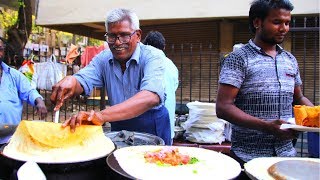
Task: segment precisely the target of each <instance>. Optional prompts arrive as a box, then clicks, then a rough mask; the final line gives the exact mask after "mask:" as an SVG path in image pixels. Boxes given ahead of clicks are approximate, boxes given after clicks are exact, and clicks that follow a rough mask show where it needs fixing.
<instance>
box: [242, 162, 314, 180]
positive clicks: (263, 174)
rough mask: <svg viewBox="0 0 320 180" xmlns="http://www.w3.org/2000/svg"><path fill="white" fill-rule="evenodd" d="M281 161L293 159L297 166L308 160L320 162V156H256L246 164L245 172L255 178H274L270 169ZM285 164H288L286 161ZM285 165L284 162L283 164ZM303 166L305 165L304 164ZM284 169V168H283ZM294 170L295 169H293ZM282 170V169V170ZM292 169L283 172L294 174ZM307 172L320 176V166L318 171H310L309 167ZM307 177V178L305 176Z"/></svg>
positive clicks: (255, 179)
mask: <svg viewBox="0 0 320 180" xmlns="http://www.w3.org/2000/svg"><path fill="white" fill-rule="evenodd" d="M281 161H287V162H288V161H291V162H293V164H294V165H295V166H300V165H301V164H305V163H306V162H309V161H312V162H316V163H320V159H318V158H301V157H261V158H255V159H252V160H250V161H248V162H247V163H245V164H244V170H245V173H246V174H247V175H248V176H249V177H250V179H253V180H260V179H274V178H273V177H272V176H271V175H270V174H269V172H268V169H269V168H270V167H271V166H272V165H275V164H277V163H278V162H281ZM281 164H282V163H281ZM284 164H287V163H286V162H285V163H284ZM281 166H283V164H282V165H281ZM290 166H291V165H290ZM302 166H303V165H302ZM281 169H282V168H281ZM291 170H292V171H294V169H291ZM280 171H282V170H280ZM292 171H286V172H283V171H282V173H290V174H291V175H290V176H292V173H293V172H292ZM305 173H312V174H314V173H315V176H318V177H319V173H320V167H318V171H316V172H309V170H308V169H305ZM303 179H305V178H303Z"/></svg>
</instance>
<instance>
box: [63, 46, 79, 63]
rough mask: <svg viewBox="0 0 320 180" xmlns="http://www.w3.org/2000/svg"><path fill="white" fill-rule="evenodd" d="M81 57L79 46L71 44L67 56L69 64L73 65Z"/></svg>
mask: <svg viewBox="0 0 320 180" xmlns="http://www.w3.org/2000/svg"><path fill="white" fill-rule="evenodd" d="M79 55H80V53H79V51H78V46H75V45H73V44H71V47H70V50H69V52H68V54H67V56H66V60H67V62H68V63H69V64H72V62H73V61H74V60H75V59H76V58H77V57H78V56H79Z"/></svg>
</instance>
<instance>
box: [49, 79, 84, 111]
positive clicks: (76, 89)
mask: <svg viewBox="0 0 320 180" xmlns="http://www.w3.org/2000/svg"><path fill="white" fill-rule="evenodd" d="M82 92H83V88H82V87H81V85H80V83H79V82H78V81H77V79H76V78H75V77H73V76H67V77H65V78H63V79H62V80H61V81H59V82H58V83H57V84H55V85H54V86H53V87H52V94H51V97H50V100H51V102H52V103H53V104H55V105H56V106H55V107H54V111H57V110H59V109H60V107H61V106H62V105H63V103H64V102H65V100H67V99H69V98H71V97H73V96H74V95H79V94H81V93H82Z"/></svg>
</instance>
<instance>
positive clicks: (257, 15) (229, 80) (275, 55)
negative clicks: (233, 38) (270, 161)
mask: <svg viewBox="0 0 320 180" xmlns="http://www.w3.org/2000/svg"><path fill="white" fill-rule="evenodd" d="M292 10H293V5H292V4H291V3H290V2H289V1H288V0H277V1H276V0H255V1H254V2H253V3H252V4H251V7H250V12H249V23H250V30H251V31H252V32H253V33H254V37H253V39H251V40H249V43H247V44H246V45H244V46H243V47H241V48H240V49H238V50H236V51H234V52H232V53H230V54H229V55H228V56H227V57H226V58H225V60H224V62H223V66H222V69H221V73H220V79H219V88H218V96H217V107H216V108H217V110H216V111H217V115H218V117H219V118H222V119H225V120H228V121H229V122H230V123H232V124H233V126H232V137H231V143H232V145H231V154H232V155H233V157H234V158H235V159H237V160H238V161H239V162H240V163H241V164H242V165H243V163H244V162H247V161H249V160H251V159H253V158H257V157H271V156H286V157H287V156H295V155H296V151H295V149H294V147H293V145H292V139H295V138H297V136H298V132H296V131H293V130H290V129H287V130H283V129H280V125H281V124H283V123H288V122H287V120H288V119H289V118H291V117H292V116H293V115H292V103H296V104H304V105H310V106H312V105H313V104H312V103H311V102H310V101H309V100H308V99H307V98H306V97H304V96H303V94H302V91H301V88H300V86H301V84H302V82H301V78H300V74H299V68H298V63H297V60H296V59H295V57H294V56H293V55H292V54H291V53H289V52H287V51H285V50H284V49H282V48H281V47H280V46H279V45H278V44H280V43H282V42H283V40H284V38H285V35H286V34H287V32H288V31H289V23H290V20H291V11H292Z"/></svg>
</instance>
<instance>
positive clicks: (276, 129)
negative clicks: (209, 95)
mask: <svg viewBox="0 0 320 180" xmlns="http://www.w3.org/2000/svg"><path fill="white" fill-rule="evenodd" d="M238 92H239V89H238V88H236V87H234V86H231V85H226V84H219V87H218V95H217V103H216V112H217V116H218V117H219V118H221V119H224V120H227V121H229V122H230V123H232V124H235V125H238V126H242V127H246V128H249V129H255V130H259V131H262V132H265V133H268V134H273V135H274V136H276V137H279V138H281V139H293V138H296V136H297V135H296V133H295V132H294V131H291V130H281V129H280V126H281V124H283V123H286V122H285V121H283V120H273V121H264V120H262V119H259V118H256V117H253V116H251V115H249V114H247V113H245V112H243V111H242V110H240V109H239V108H237V107H236V106H235V105H234V99H235V98H236V96H237V94H238Z"/></svg>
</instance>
